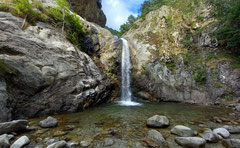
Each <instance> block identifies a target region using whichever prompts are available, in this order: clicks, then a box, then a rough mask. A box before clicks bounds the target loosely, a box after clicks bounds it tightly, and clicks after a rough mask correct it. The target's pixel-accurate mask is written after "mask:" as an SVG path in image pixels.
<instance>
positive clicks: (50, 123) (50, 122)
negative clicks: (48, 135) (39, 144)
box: [40, 116, 58, 128]
mask: <svg viewBox="0 0 240 148" xmlns="http://www.w3.org/2000/svg"><path fill="white" fill-rule="evenodd" d="M57 124H58V121H57V119H55V118H53V117H51V116H49V117H47V119H44V120H42V121H40V126H41V127H43V128H49V127H55V126H57Z"/></svg>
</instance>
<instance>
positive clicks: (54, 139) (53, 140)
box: [44, 138, 59, 145]
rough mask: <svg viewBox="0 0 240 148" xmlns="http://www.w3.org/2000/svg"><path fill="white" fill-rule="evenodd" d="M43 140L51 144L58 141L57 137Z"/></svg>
mask: <svg viewBox="0 0 240 148" xmlns="http://www.w3.org/2000/svg"><path fill="white" fill-rule="evenodd" d="M44 141H47V142H46V144H47V145H51V144H53V143H56V142H58V141H59V138H52V139H48V138H47V139H45V140H44Z"/></svg>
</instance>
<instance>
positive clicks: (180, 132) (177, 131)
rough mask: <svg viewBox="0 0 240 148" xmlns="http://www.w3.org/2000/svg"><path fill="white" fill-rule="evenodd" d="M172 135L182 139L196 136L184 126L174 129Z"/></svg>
mask: <svg viewBox="0 0 240 148" xmlns="http://www.w3.org/2000/svg"><path fill="white" fill-rule="evenodd" d="M171 133H173V134H175V135H178V136H181V137H191V136H194V135H195V133H194V131H193V130H192V129H191V128H189V127H186V126H183V125H177V126H175V127H174V128H172V129H171Z"/></svg>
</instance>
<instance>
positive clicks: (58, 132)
mask: <svg viewBox="0 0 240 148" xmlns="http://www.w3.org/2000/svg"><path fill="white" fill-rule="evenodd" d="M66 134H67V132H64V131H59V130H58V131H56V132H54V133H53V136H54V137H59V136H63V135H66Z"/></svg>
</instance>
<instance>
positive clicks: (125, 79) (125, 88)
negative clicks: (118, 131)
mask: <svg viewBox="0 0 240 148" xmlns="http://www.w3.org/2000/svg"><path fill="white" fill-rule="evenodd" d="M121 40H122V42H123V46H122V93H121V101H120V104H121V105H126V106H135V105H140V104H139V103H136V102H133V101H132V92H131V83H130V81H131V78H130V73H131V61H130V51H129V45H128V41H127V40H125V39H123V38H121Z"/></svg>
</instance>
